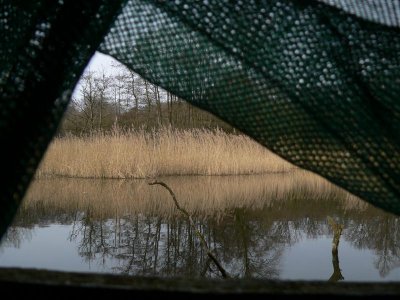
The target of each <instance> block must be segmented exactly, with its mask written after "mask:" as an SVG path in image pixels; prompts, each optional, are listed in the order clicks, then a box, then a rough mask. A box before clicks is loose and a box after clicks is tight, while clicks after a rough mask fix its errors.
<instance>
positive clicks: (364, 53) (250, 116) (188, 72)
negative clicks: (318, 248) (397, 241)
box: [0, 0, 400, 234]
mask: <svg viewBox="0 0 400 300" xmlns="http://www.w3.org/2000/svg"><path fill="white" fill-rule="evenodd" d="M78 2H80V1H72V0H71V1H59V2H56V1H36V2H33V1H32V2H28V1H26V3H25V2H24V1H20V2H19V1H12V2H11V1H10V2H6V3H3V2H2V3H1V4H2V5H1V12H0V24H1V25H0V26H1V33H2V36H1V52H0V61H1V75H0V76H1V77H0V89H1V94H2V99H1V103H0V108H1V114H2V117H1V119H0V134H1V141H2V147H3V150H5V151H6V155H3V156H2V165H3V174H4V177H5V178H4V180H2V183H1V184H2V185H1V189H2V193H1V203H0V205H1V212H0V217H1V222H2V223H1V224H2V226H1V228H2V229H1V232H0V233H1V234H2V233H3V232H4V230H5V228H6V226H7V225H8V224H9V223H10V221H11V218H12V216H13V215H14V213H15V209H16V208H17V207H18V205H19V202H20V199H21V198H22V196H23V194H24V192H25V189H26V187H27V184H28V183H29V181H30V179H31V176H32V174H33V172H34V170H35V168H36V166H37V164H38V162H39V159H40V158H41V157H42V155H43V152H44V151H45V149H46V147H47V145H48V143H49V141H50V139H51V137H52V135H53V134H54V132H55V128H56V126H57V125H58V123H59V121H60V118H61V115H62V112H63V111H64V110H65V107H66V104H67V102H68V101H67V100H68V99H69V97H70V94H71V90H72V88H73V87H74V85H75V84H76V81H77V80H78V78H79V75H80V74H81V73H82V70H83V68H84V66H85V65H86V63H87V62H88V59H89V58H90V56H91V55H92V54H93V52H94V50H95V49H96V48H97V47H99V48H98V49H99V50H100V51H101V52H103V53H106V54H110V55H112V56H113V57H115V58H117V59H118V60H120V61H121V62H123V63H124V64H126V65H127V66H128V67H130V68H131V69H133V70H134V71H135V72H137V73H139V74H141V75H142V76H144V77H145V78H147V79H148V80H150V81H151V82H153V83H156V84H158V85H160V86H162V87H164V88H165V89H167V90H169V91H171V92H172V93H174V94H176V95H178V96H180V97H181V98H183V99H185V100H187V101H189V102H190V103H193V104H195V105H197V106H199V107H201V108H204V109H206V110H208V111H211V112H213V113H214V114H216V115H218V116H219V117H221V118H222V119H224V120H226V121H227V122H229V123H231V124H232V125H234V126H236V127H237V128H239V129H240V130H241V131H242V132H244V133H246V134H248V135H249V136H251V137H253V138H254V139H255V140H257V141H258V142H260V143H261V144H263V145H265V146H266V147H268V148H269V149H271V150H272V151H274V152H275V153H277V154H279V155H280V156H282V157H284V158H286V159H287V160H289V161H291V162H292V163H294V164H296V165H298V166H300V167H302V168H305V169H308V170H311V171H313V172H315V173H318V174H320V175H322V176H323V177H325V178H327V179H328V180H330V181H331V182H333V183H335V184H337V185H339V186H341V187H343V188H345V189H346V190H348V191H350V192H352V193H353V194H355V195H357V196H359V197H361V198H362V199H364V200H366V201H368V202H370V203H372V204H373V205H375V206H378V207H381V208H383V209H386V210H387V211H390V212H392V213H395V214H400V185H399V179H400V174H399V168H398V166H399V160H400V156H399V153H400V152H399V146H400V123H399V119H400V118H399V117H400V105H399V103H400V102H399V100H398V99H399V98H398V97H399V90H400V76H399V75H400V30H399V26H400V21H399V19H400V18H399V16H400V4H399V1H390V0H387V1H384V0H381V1H378V0H368V1H351V0H348V1H346V0H320V1H317V0H314V1H311V0H309V1H299V0H280V1H183V0H177V1H134V0H131V1H126V2H125V1H106V0H104V1H100V0H99V1H82V2H85V3H78ZM86 2H90V3H86ZM122 2H124V3H122ZM122 4H124V5H123V8H122V10H119V9H120V5H122ZM107 29H109V31H108V34H107V35H105V33H106V32H107ZM104 36H105V37H104ZM103 37H104V39H103ZM102 39H103V42H101V40H102ZM100 43H101V45H100ZM99 45H100V46H99ZM133 146H134V145H133Z"/></svg>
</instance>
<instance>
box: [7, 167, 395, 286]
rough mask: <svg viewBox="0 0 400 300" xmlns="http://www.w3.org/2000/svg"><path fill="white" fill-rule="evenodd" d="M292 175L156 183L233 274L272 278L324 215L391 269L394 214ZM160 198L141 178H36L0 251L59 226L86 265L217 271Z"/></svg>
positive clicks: (323, 229)
mask: <svg viewBox="0 0 400 300" xmlns="http://www.w3.org/2000/svg"><path fill="white" fill-rule="evenodd" d="M296 176H297V175H292V177H290V176H289V175H285V176H283V175H280V174H275V175H267V176H260V175H257V176H244V177H241V176H235V177H231V178H229V177H228V176H227V177H222V178H211V179H210V178H209V177H208V178H207V177H200V178H193V177H192V178H189V179H188V178H168V179H164V181H166V182H167V183H168V185H170V186H171V188H173V190H174V192H176V194H177V197H179V199H182V201H183V202H182V206H184V207H185V208H186V209H187V210H188V211H189V212H190V214H191V215H192V216H193V218H194V221H195V226H196V228H197V230H199V231H200V232H202V233H203V235H204V237H205V238H206V240H207V243H208V245H210V248H211V249H216V254H217V258H218V260H219V262H220V263H221V264H222V265H223V266H224V267H225V269H226V270H227V272H228V273H229V274H230V275H231V276H233V277H240V278H243V277H256V278H270V279H277V278H279V277H280V265H281V260H282V256H283V253H284V251H285V249H287V248H288V247H291V246H292V245H294V244H296V243H297V242H299V241H301V240H303V239H305V238H318V237H320V236H332V237H333V238H335V232H334V230H332V228H331V225H329V224H328V222H327V216H332V217H333V218H334V219H335V220H337V222H338V223H340V224H343V226H344V229H343V232H342V236H341V238H342V239H344V240H345V241H347V242H350V243H351V244H352V245H353V246H354V247H355V248H358V249H371V250H373V251H374V253H375V255H376V261H375V267H376V268H377V269H378V270H379V272H380V274H381V276H382V277H384V276H386V275H387V274H389V273H390V271H391V270H392V269H394V268H396V267H398V266H400V259H399V257H400V247H398V245H399V241H400V230H399V225H400V224H399V218H398V217H396V216H394V215H391V214H387V213H384V212H383V211H381V210H378V209H376V208H374V207H372V206H370V205H367V204H366V203H365V202H361V201H360V200H358V199H356V198H354V197H351V196H350V195H348V194H346V193H345V192H343V191H342V190H339V189H337V188H335V187H334V186H332V185H330V184H328V183H327V182H325V181H323V180H322V179H321V180H320V181H318V180H316V179H315V178H314V179H313V180H310V181H307V180H304V177H302V175H299V176H298V177H296ZM168 197H169V195H168V193H165V190H162V189H160V190H157V189H155V188H149V187H148V186H147V184H146V183H145V182H142V181H116V180H74V179H51V180H43V179H41V180H37V181H36V182H34V184H33V185H32V187H31V189H30V191H29V193H28V195H27V198H26V199H25V201H24V203H23V206H22V207H21V209H20V211H19V215H18V216H17V218H16V219H15V222H14V225H13V226H12V227H11V228H10V230H9V232H8V235H7V236H6V238H5V239H4V240H3V242H2V248H4V247H10V246H12V245H14V246H16V247H18V245H19V244H20V243H21V241H22V240H23V239H29V238H30V235H31V234H32V231H31V230H30V228H34V226H37V225H38V226H45V225H51V224H68V225H71V231H70V234H69V240H70V241H72V242H76V243H77V244H78V253H79V255H80V256H81V257H82V258H84V260H85V261H86V262H88V263H89V262H90V263H96V264H102V265H107V266H112V270H113V271H114V272H116V273H124V274H132V275H157V276H168V277H171V276H187V277H198V276H205V277H209V278H215V277H219V274H218V272H217V271H216V270H215V267H214V266H213V265H212V264H210V261H209V260H208V257H207V253H206V251H205V250H204V249H203V248H202V247H201V245H200V242H199V240H198V238H197V237H196V235H195V232H194V230H193V229H192V228H191V226H190V224H189V223H188V221H187V220H186V219H185V218H184V217H182V216H180V215H179V212H177V211H176V210H175V209H174V205H173V203H171V200H170V199H168ZM339 236H340V235H339ZM0 249H1V248H0ZM0 255H1V252H0ZM341 255H343V253H341ZM332 263H333V269H334V272H333V274H332V276H331V278H330V280H335V281H336V280H341V279H343V275H342V274H341V271H340V266H339V256H338V251H337V249H336V251H332ZM329 276H330V274H327V278H329Z"/></svg>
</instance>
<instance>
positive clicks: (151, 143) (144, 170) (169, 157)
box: [36, 128, 294, 178]
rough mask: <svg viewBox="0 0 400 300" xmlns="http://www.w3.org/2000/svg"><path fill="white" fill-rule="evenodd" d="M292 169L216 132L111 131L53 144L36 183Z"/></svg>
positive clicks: (239, 138) (231, 136) (240, 138)
mask: <svg viewBox="0 0 400 300" xmlns="http://www.w3.org/2000/svg"><path fill="white" fill-rule="evenodd" d="M292 169H294V167H293V165H291V164H289V163H287V162H286V161H284V160H282V159H281V158H279V157H278V156H276V155H274V154H273V153H271V152H270V151H268V150H267V149H266V148H264V147H262V146H261V145H259V144H257V143H256V142H254V141H253V140H252V139H250V138H249V137H247V136H244V135H234V134H228V133H225V132H223V131H222V130H206V129H190V130H177V129H170V128H162V129H160V130H157V131H152V132H148V131H145V130H125V131H121V130H114V131H113V132H111V133H100V132H98V133H93V134H91V135H88V136H81V137H77V136H66V137H61V138H56V139H55V140H54V141H53V142H52V143H51V145H50V146H49V149H48V151H47V153H46V155H45V157H44V159H43V161H42V163H41V165H40V167H39V170H38V172H37V174H36V175H37V177H42V176H52V175H55V176H67V177H83V178H148V177H157V176H169V175H243V174H263V173H274V172H287V171H290V170H292Z"/></svg>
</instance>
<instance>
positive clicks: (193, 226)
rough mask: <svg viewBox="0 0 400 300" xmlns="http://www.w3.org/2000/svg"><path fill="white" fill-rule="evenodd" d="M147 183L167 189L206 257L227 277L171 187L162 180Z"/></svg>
mask: <svg viewBox="0 0 400 300" xmlns="http://www.w3.org/2000/svg"><path fill="white" fill-rule="evenodd" d="M148 184H149V185H157V184H158V185H161V186H163V187H164V188H166V189H167V190H168V192H169V193H170V195H171V197H172V200H173V201H174V203H175V206H176V208H177V209H178V210H179V211H180V212H181V213H183V214H184V215H185V216H186V217H187V218H188V220H189V223H190V225H191V226H192V228H193V230H194V232H195V233H196V235H197V237H198V238H199V239H200V242H201V244H202V245H203V247H204V248H205V249H206V250H207V255H208V257H209V258H210V259H211V260H212V261H213V262H214V264H215V265H216V266H217V268H218V270H219V271H220V272H221V275H222V277H223V278H228V277H229V275H228V273H227V272H226V271H225V269H224V268H223V267H222V265H221V264H220V263H219V261H218V260H217V258H216V257H215V256H214V254H213V253H212V252H211V250H210V247H209V246H208V244H207V241H206V239H205V238H204V236H203V234H202V233H201V232H200V231H199V230H198V229H197V228H196V224H195V223H194V221H193V219H192V216H191V215H190V214H189V213H188V212H187V211H186V210H185V209H184V208H182V207H181V206H180V205H179V203H178V200H177V199H176V196H175V194H174V192H173V191H172V190H171V188H170V187H169V186H168V185H167V184H166V183H164V182H162V181H156V180H154V181H151V182H149V183H148Z"/></svg>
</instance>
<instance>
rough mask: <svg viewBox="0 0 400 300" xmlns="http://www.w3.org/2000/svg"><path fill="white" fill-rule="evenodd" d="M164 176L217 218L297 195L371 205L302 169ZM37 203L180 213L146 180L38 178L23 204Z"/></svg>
mask: <svg viewBox="0 0 400 300" xmlns="http://www.w3.org/2000/svg"><path fill="white" fill-rule="evenodd" d="M161 180H163V181H164V182H165V183H167V184H168V185H169V186H170V187H171V188H172V190H173V191H174V193H175V194H176V196H177V199H178V201H179V202H180V205H181V206H183V207H184V208H185V209H186V210H188V211H189V212H190V213H191V214H195V215H197V216H205V217H206V216H215V215H219V214H220V213H221V212H224V211H225V210H227V209H232V208H241V207H243V208H249V209H260V208H265V207H266V206H267V207H271V208H274V210H277V209H278V210H279V209H280V210H285V207H287V205H288V201H297V200H296V199H301V200H303V201H304V200H305V201H306V203H307V201H309V203H310V204H308V208H307V209H309V208H310V207H314V206H316V208H315V209H319V208H320V207H319V205H322V206H324V205H325V206H327V205H329V208H328V210H330V209H331V208H333V210H336V209H340V210H343V209H344V210H348V209H349V210H353V209H357V210H359V209H361V210H363V209H365V208H366V207H367V204H366V203H365V202H363V201H360V200H359V199H358V198H356V197H354V196H352V195H350V194H348V193H346V192H345V191H343V190H342V189H339V188H337V187H336V186H334V185H332V184H330V183H329V182H327V181H326V180H325V179H322V178H321V177H319V176H316V175H314V174H311V173H309V172H306V171H301V170H297V171H294V172H290V173H289V174H267V175H243V176H219V177H207V176H180V177H167V178H161ZM299 201H300V200H299ZM302 203H304V202H302ZM315 204H316V205H315ZM33 207H38V208H39V207H43V208H46V209H50V210H51V209H53V210H64V211H72V212H73V211H76V210H79V211H88V210H90V213H91V215H93V216H97V217H105V218H112V217H113V216H121V215H124V214H127V215H129V214H131V215H136V214H145V215H157V216H164V217H169V216H174V215H178V214H179V212H178V211H177V209H176V207H175V206H174V204H173V202H172V200H171V198H170V195H169V193H168V191H167V190H166V189H164V188H163V187H160V186H149V185H148V184H147V182H146V180H99V179H96V180H93V179H87V180H82V179H74V178H48V179H38V180H36V181H34V182H33V183H32V186H31V187H30V188H29V190H28V193H27V195H26V198H25V201H24V202H23V209H29V208H33ZM339 207H340V208H339ZM332 213H333V212H332Z"/></svg>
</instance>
